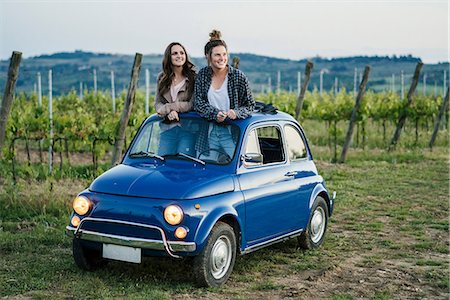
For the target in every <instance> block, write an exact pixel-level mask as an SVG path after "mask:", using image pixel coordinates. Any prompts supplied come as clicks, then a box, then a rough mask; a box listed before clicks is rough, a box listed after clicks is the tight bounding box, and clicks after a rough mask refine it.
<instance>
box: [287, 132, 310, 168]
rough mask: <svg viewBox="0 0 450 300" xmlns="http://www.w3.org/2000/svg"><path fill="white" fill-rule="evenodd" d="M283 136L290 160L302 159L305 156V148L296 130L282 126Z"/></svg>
mask: <svg viewBox="0 0 450 300" xmlns="http://www.w3.org/2000/svg"><path fill="white" fill-rule="evenodd" d="M284 134H285V137H286V144H287V149H288V154H289V159H290V160H296V159H302V158H305V157H306V156H307V152H306V146H305V143H304V142H303V139H302V137H301V135H300V133H299V132H298V130H297V129H295V128H294V126H292V125H286V126H284Z"/></svg>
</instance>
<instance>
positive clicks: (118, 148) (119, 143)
mask: <svg viewBox="0 0 450 300" xmlns="http://www.w3.org/2000/svg"><path fill="white" fill-rule="evenodd" d="M141 63H142V54H140V53H136V55H135V57H134V64H133V69H132V70H131V80H130V86H129V87H128V93H127V98H126V100H125V105H124V108H123V111H122V117H121V118H120V124H119V128H118V129H117V132H116V139H115V142H114V149H113V153H112V159H111V165H112V166H114V165H115V164H116V163H117V161H118V160H119V158H120V157H121V156H122V149H123V144H124V140H125V129H126V127H127V124H128V120H129V119H130V115H131V109H132V108H133V103H134V98H135V95H136V89H137V83H138V80H139V73H140V71H141Z"/></svg>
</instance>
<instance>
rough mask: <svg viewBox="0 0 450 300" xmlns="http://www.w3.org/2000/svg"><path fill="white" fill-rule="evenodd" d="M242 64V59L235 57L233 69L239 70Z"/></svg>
mask: <svg viewBox="0 0 450 300" xmlns="http://www.w3.org/2000/svg"><path fill="white" fill-rule="evenodd" d="M240 62H241V59H240V58H239V57H237V56H235V57H233V68H235V69H239V63H240Z"/></svg>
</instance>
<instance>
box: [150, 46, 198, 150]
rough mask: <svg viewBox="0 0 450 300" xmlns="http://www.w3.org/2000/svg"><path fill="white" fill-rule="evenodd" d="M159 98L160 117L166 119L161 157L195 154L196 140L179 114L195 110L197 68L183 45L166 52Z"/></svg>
mask: <svg viewBox="0 0 450 300" xmlns="http://www.w3.org/2000/svg"><path fill="white" fill-rule="evenodd" d="M157 81H158V87H157V92H156V96H155V110H156V113H157V114H158V115H159V116H160V117H163V118H165V119H166V121H167V122H168V123H170V124H167V123H161V141H160V145H159V150H158V154H159V155H164V154H175V153H179V152H183V153H185V154H194V147H193V141H194V139H193V136H192V134H190V133H188V132H187V131H185V130H183V125H184V124H182V123H180V122H179V121H180V116H179V113H183V112H187V111H190V110H192V106H193V93H194V81H195V66H194V64H193V63H192V62H191V61H190V60H189V57H188V54H187V52H186V49H185V48H184V46H183V45H181V44H180V43H177V42H174V43H170V44H169V45H168V46H167V48H166V50H165V51H164V57H163V61H162V72H161V73H160V74H159V75H158V80H157Z"/></svg>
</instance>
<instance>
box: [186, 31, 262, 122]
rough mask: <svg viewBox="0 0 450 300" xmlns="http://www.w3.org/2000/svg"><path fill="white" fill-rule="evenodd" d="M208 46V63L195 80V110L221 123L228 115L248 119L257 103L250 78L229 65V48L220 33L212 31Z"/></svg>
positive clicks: (231, 117)
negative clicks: (250, 84)
mask: <svg viewBox="0 0 450 300" xmlns="http://www.w3.org/2000/svg"><path fill="white" fill-rule="evenodd" d="M209 36H210V40H209V42H208V43H206V45H205V56H206V60H207V61H208V66H207V67H205V68H203V69H201V70H200V72H199V73H198V76H197V79H196V81H195V91H194V95H195V99H194V109H195V110H196V111H197V112H198V113H199V114H200V115H201V116H202V117H204V118H206V119H208V120H215V121H217V122H219V123H221V122H223V121H224V120H225V119H226V118H229V119H231V120H234V119H245V118H246V117H248V116H250V115H251V113H252V111H253V108H254V106H255V101H254V100H253V96H252V91H251V89H250V86H249V82H248V79H247V77H246V76H245V75H244V73H242V71H240V70H238V69H235V68H233V67H232V66H230V65H228V47H227V44H226V43H225V41H224V40H222V39H221V33H220V31H218V30H213V31H212V32H211V33H210V34H209Z"/></svg>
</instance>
